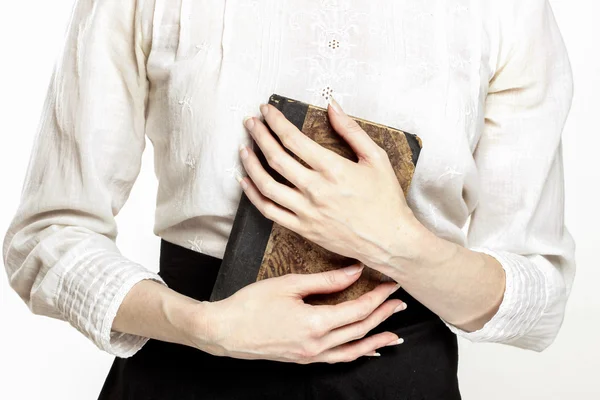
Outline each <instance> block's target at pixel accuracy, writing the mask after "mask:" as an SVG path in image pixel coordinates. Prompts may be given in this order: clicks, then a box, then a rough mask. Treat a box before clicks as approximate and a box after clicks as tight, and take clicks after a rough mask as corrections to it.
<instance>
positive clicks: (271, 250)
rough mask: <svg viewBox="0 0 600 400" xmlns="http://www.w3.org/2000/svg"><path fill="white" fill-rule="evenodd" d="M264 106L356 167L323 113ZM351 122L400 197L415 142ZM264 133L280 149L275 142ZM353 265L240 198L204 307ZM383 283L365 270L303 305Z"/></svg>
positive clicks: (288, 102)
mask: <svg viewBox="0 0 600 400" xmlns="http://www.w3.org/2000/svg"><path fill="white" fill-rule="evenodd" d="M268 103H269V104H272V105H273V106H275V107H276V108H277V109H278V110H280V111H281V112H282V113H283V114H284V115H285V116H286V118H287V119H288V120H289V121H290V122H292V123H293V124H294V125H295V126H296V127H297V128H298V129H299V130H300V131H302V133H304V134H305V135H307V136H308V137H310V138H311V139H312V140H314V141H316V142H317V143H319V144H320V145H321V146H323V147H325V148H327V149H330V150H332V151H334V152H336V153H337V154H339V155H340V156H342V157H345V158H347V159H351V160H353V161H358V158H357V156H356V154H355V153H354V151H353V150H352V148H351V147H350V145H348V143H347V142H346V141H345V140H344V139H343V138H342V137H341V136H340V135H339V134H338V133H337V132H335V131H334V130H333V127H332V126H331V124H330V123H329V118H328V115H327V109H326V108H322V107H317V106H315V105H312V104H307V103H304V102H301V101H298V100H294V99H290V98H287V97H285V96H280V95H277V94H272V95H271V96H270V98H269V102H268ZM351 118H353V119H354V120H355V121H357V122H358V124H359V125H360V126H361V127H362V128H363V129H364V130H365V132H367V134H368V135H369V136H370V137H371V138H372V139H373V141H374V142H375V143H377V144H378V145H379V146H380V147H382V148H383V149H384V150H385V151H386V152H387V154H388V157H389V159H390V161H391V164H392V167H393V168H394V171H395V173H396V177H397V178H398V182H399V183H400V186H401V187H402V190H403V191H404V193H405V195H406V194H407V193H408V190H409V186H410V182H411V180H412V177H413V174H414V170H415V167H416V164H417V160H418V157H419V153H420V151H421V148H422V142H421V139H420V138H419V137H418V136H416V135H414V134H411V133H408V132H403V131H401V130H399V129H396V128H392V127H389V126H385V125H381V124H377V123H375V122H372V121H367V120H364V119H361V118H356V117H354V116H351ZM265 124H266V123H265ZM267 126H268V125H267ZM270 131H271V134H272V135H273V137H274V138H275V139H276V140H277V141H278V142H279V143H280V144H281V141H280V140H279V138H278V136H277V135H276V134H275V133H274V132H273V131H272V130H270ZM282 147H283V148H284V149H285V150H286V151H287V152H288V154H290V155H291V156H292V157H293V158H294V159H295V160H297V161H298V162H300V163H301V164H302V165H304V166H305V167H307V168H310V167H309V166H308V164H306V163H305V162H304V161H303V160H301V159H300V158H299V157H297V156H296V155H295V154H294V153H292V152H291V151H290V150H289V149H287V148H286V147H285V146H283V145H282ZM254 151H255V152H256V155H257V156H258V158H259V160H260V162H261V164H262V165H263V166H264V168H265V170H266V171H267V172H269V173H270V174H271V176H273V178H274V179H275V180H276V181H278V182H280V183H282V184H285V185H287V186H290V187H293V185H292V184H291V183H290V182H289V181H288V180H287V179H285V178H284V177H283V176H281V174H279V173H278V172H277V171H275V170H274V169H272V168H271V167H270V166H269V165H268V163H267V162H266V159H265V157H264V154H263V153H262V152H261V150H260V148H259V146H258V145H255V146H254ZM356 262H358V260H356V259H353V258H349V257H345V256H342V255H339V254H336V253H333V252H331V251H329V250H326V249H325V248H323V247H321V246H319V245H317V244H316V243H313V242H311V241H309V240H308V239H305V238H304V237H303V236H301V235H299V234H297V233H295V232H293V231H291V230H289V229H287V228H284V227H283V226H281V225H279V224H277V223H276V222H273V221H272V220H270V219H268V218H266V217H265V216H263V215H262V214H261V212H260V211H259V210H258V208H256V206H254V204H253V203H252V202H251V201H250V200H249V199H248V197H247V196H246V194H245V193H244V192H242V197H241V199H240V203H239V206H238V209H237V212H236V215H235V217H234V221H233V226H232V230H231V234H230V236H229V239H228V241H227V245H226V248H225V253H224V255H223V261H222V263H221V266H220V269H219V273H218V276H217V280H216V282H215V284H214V287H213V291H212V294H211V297H210V301H218V300H222V299H224V298H226V297H229V296H231V295H232V294H234V293H235V292H236V291H238V290H239V289H241V288H243V287H244V286H246V285H249V284H251V283H253V282H256V281H259V280H262V279H268V278H271V277H276V276H281V275H285V274H288V273H298V274H308V273H317V272H322V271H328V270H331V269H335V268H342V267H346V266H348V265H351V264H354V263H356ZM388 279H389V278H388V277H386V276H384V275H383V274H381V273H380V272H378V271H375V270H374V269H371V268H369V267H367V266H365V268H364V270H363V272H362V275H361V277H360V278H359V279H358V280H357V281H356V282H355V283H353V284H352V285H351V286H349V287H348V288H346V289H345V290H343V291H340V292H336V293H331V294H313V295H310V296H307V297H305V298H304V301H305V302H306V303H309V304H313V305H316V304H338V303H340V302H343V301H347V300H352V299H355V298H357V297H359V296H361V295H362V294H364V293H366V292H368V291H370V290H372V289H374V288H375V287H376V286H377V285H378V284H379V283H380V282H382V281H384V280H388Z"/></svg>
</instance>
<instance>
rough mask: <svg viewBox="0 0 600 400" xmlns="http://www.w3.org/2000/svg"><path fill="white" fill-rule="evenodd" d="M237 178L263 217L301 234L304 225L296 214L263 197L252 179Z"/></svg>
mask: <svg viewBox="0 0 600 400" xmlns="http://www.w3.org/2000/svg"><path fill="white" fill-rule="evenodd" d="M236 178H237V180H238V182H239V183H240V185H241V186H242V188H243V189H244V193H245V194H246V196H248V199H249V200H250V201H251V202H252V204H254V206H255V207H256V208H257V209H258V210H259V211H260V213H261V214H262V215H264V216H265V217H266V218H268V219H270V220H271V221H274V222H276V223H278V224H279V225H281V226H283V227H285V228H287V229H290V230H292V231H294V232H300V230H301V229H302V224H301V221H300V219H299V218H298V216H297V215H296V214H294V213H293V212H291V211H289V210H287V209H285V208H283V207H281V206H280V205H278V204H276V203H274V202H273V201H272V200H270V199H269V198H267V197H265V196H263V195H262V193H261V192H260V190H258V188H257V187H256V185H255V184H254V182H252V179H250V178H248V177H241V176H239V175H238V176H236ZM244 184H245V185H244ZM244 186H245V187H244Z"/></svg>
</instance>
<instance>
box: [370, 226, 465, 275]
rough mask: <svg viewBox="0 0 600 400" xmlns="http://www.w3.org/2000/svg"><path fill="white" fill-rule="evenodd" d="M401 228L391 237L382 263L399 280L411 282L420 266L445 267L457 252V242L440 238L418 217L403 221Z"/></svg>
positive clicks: (430, 267)
mask: <svg viewBox="0 0 600 400" xmlns="http://www.w3.org/2000/svg"><path fill="white" fill-rule="evenodd" d="M398 232H399V234H396V235H395V237H393V238H391V239H390V243H391V245H390V246H389V249H390V251H389V253H388V254H386V260H385V262H384V263H383V264H382V266H383V268H384V269H386V270H388V271H389V273H391V274H393V275H390V277H392V278H394V279H395V280H396V281H398V282H404V283H408V282H407V281H408V280H409V279H410V277H411V276H413V275H414V274H413V272H414V271H415V270H417V269H420V270H422V269H423V268H428V269H433V268H437V267H442V266H444V265H446V264H448V263H449V262H450V261H451V260H452V259H453V257H455V256H456V254H457V251H458V248H457V245H456V243H453V242H451V241H448V240H445V239H443V238H440V237H439V236H437V235H436V234H435V233H433V232H432V231H430V230H429V229H427V228H426V227H425V226H424V225H423V224H422V223H421V222H420V221H419V220H417V218H416V217H413V218H411V219H409V221H408V222H405V223H403V229H402V230H400V229H399V230H398ZM386 274H387V273H386Z"/></svg>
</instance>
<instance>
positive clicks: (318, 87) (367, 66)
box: [4, 0, 575, 400]
mask: <svg viewBox="0 0 600 400" xmlns="http://www.w3.org/2000/svg"><path fill="white" fill-rule="evenodd" d="M271 93H279V94H282V95H286V96H288V97H292V98H296V99H299V100H302V101H306V102H308V103H312V104H316V105H320V106H328V113H329V118H330V121H331V123H332V125H333V127H334V129H335V130H336V132H338V133H339V134H340V135H341V136H342V137H343V138H344V139H345V140H346V141H348V143H349V144H350V145H351V146H352V147H353V149H354V151H355V152H356V153H357V154H358V155H359V159H360V161H359V162H358V163H353V162H350V161H348V160H344V159H342V158H340V157H339V156H337V155H334V154H332V153H330V152H328V151H326V150H325V149H324V148H322V147H320V146H318V145H316V144H315V143H313V142H311V141H310V140H307V138H306V137H304V136H303V135H302V134H301V133H300V132H299V131H297V130H296V129H295V128H293V127H292V126H291V125H290V123H289V122H288V121H287V120H286V119H285V118H283V116H282V115H281V114H280V113H279V112H278V111H277V110H276V109H275V108H273V107H272V106H266V107H261V108H260V109H259V107H258V106H259V104H260V103H263V102H265V101H266V100H267V99H268V96H269V95H270V94H271ZM332 97H335V99H337V100H338V101H337V102H336V101H334V100H332ZM571 97H572V77H571V70H570V66H569V60H568V57H567V53H566V50H565V47H564V44H563V41H562V38H561V36H560V33H559V31H558V28H557V25H556V22H555V20H554V17H553V15H552V11H551V9H550V6H549V4H548V2H547V1H545V0H534V1H527V2H522V1H518V0H510V1H502V2H498V1H493V0H487V1H475V0H472V1H469V0H454V1H445V2H395V1H384V0H377V1H369V2H362V1H343V0H339V1H335V0H311V1H305V0H303V1H286V2H273V1H252V2H232V1H226V2H215V1H191V0H173V1H166V0H118V1H117V0H104V1H99V0H79V1H77V2H76V5H75V8H74V12H73V15H72V18H71V21H70V24H69V29H68V33H67V40H66V45H65V48H64V50H63V52H62V55H61V58H60V60H59V62H58V64H57V66H56V69H55V73H54V75H53V78H52V83H51V86H50V88H49V90H48V97H47V101H46V104H45V108H44V112H43V115H42V121H41V125H40V133H39V136H38V137H37V141H36V145H35V147H34V149H33V152H32V156H31V160H30V164H29V168H28V171H27V176H26V180H25V184H24V187H23V192H22V193H23V195H22V202H21V204H20V207H19V209H18V211H17V213H16V216H15V217H14V219H13V221H12V223H11V225H10V227H9V230H8V232H7V234H6V237H5V241H4V258H5V264H6V268H7V272H8V276H9V279H10V283H11V285H12V287H13V288H14V289H15V290H16V291H17V293H18V294H19V295H20V296H21V297H22V298H23V300H24V301H25V302H27V304H28V305H29V307H30V308H31V310H32V311H33V312H34V313H36V314H42V315H47V316H51V317H55V318H59V319H63V320H66V321H68V322H69V323H71V324H72V325H73V326H74V327H75V328H77V329H78V330H79V331H81V332H82V333H83V334H84V335H86V336H87V337H88V338H89V339H90V340H92V341H93V342H94V343H95V344H96V345H97V346H98V347H99V348H100V349H102V350H104V351H107V352H109V353H110V354H112V355H114V356H116V358H115V361H114V364H113V367H112V369H111V370H110V372H109V375H108V377H107V379H106V382H105V383H104V387H103V389H102V393H101V394H100V398H101V399H125V398H126V399H198V398H209V399H233V398H236V399H237V398H244V399H245V398H259V399H267V398H285V399H293V398H298V399H309V398H310V399H337V398H339V399H358V398H368V399H446V400H447V399H459V398H460V393H459V390H458V381H457V376H456V372H457V345H456V335H460V336H462V337H464V338H467V339H470V340H472V341H479V342H498V343H506V344H508V345H512V346H517V347H521V348H526V349H531V350H535V351H541V350H543V349H545V348H546V347H548V346H549V345H550V344H551V342H552V341H553V340H554V338H555V337H556V335H557V333H558V331H559V328H560V325H561V323H562V319H563V315H564V308H565V303H566V300H567V297H568V295H569V292H570V288H571V284H572V280H573V273H574V269H575V266H574V260H573V254H574V244H573V240H572V237H571V236H570V234H569V232H568V231H567V229H566V228H565V226H564V218H563V208H564V201H563V196H564V192H563V175H562V174H563V164H562V158H561V133H562V128H563V126H564V122H565V119H566V117H567V114H568V110H569V106H570V101H571ZM328 103H330V104H329V105H328ZM342 105H343V108H342ZM259 110H260V113H259ZM348 115H353V116H358V117H362V118H365V119H369V120H372V121H376V122H379V123H382V124H385V125H390V126H395V127H398V128H400V129H404V130H407V131H409V132H412V133H416V134H418V135H419V136H420V137H421V139H422V141H423V151H422V152H421V157H420V159H419V163H418V166H417V169H416V171H415V176H414V178H413V181H412V185H411V189H410V191H409V193H408V194H407V195H408V197H407V199H406V200H405V198H404V193H402V190H401V188H400V187H399V185H398V183H397V180H396V179H395V177H394V176H393V172H392V170H391V167H390V165H389V163H388V160H387V156H386V155H385V154H384V153H382V151H381V149H380V148H378V146H376V145H374V143H373V142H372V141H371V140H370V139H369V138H368V136H366V134H365V133H364V132H363V131H362V130H361V129H360V128H359V127H358V126H357V125H356V124H355V123H354V122H353V121H352V120H351V119H349V117H348ZM246 117H251V118H246ZM242 121H244V122H246V124H245V125H244V124H242ZM265 124H268V125H269V126H271V128H273V130H274V132H275V134H276V135H278V136H279V137H280V138H281V140H282V142H283V143H284V145H285V146H286V147H288V148H289V149H290V150H291V151H293V152H295V153H296V154H298V155H299V156H300V157H301V158H302V159H303V160H304V161H306V162H307V164H308V165H310V166H311V168H305V167H304V166H302V165H301V164H300V163H297V162H295V161H294V160H292V159H291V158H290V157H289V156H286V153H285V151H284V149H283V147H281V146H280V145H278V144H277V143H276V141H275V138H274V137H273V136H272V135H271V134H269V133H268V131H267V129H266V125H265ZM146 136H148V138H149V139H150V140H151V142H152V144H153V146H154V152H155V171H156V175H157V178H158V180H159V190H158V197H157V210H156V224H155V229H154V232H155V234H157V235H159V236H160V237H161V239H162V240H161V254H160V273H159V274H155V273H153V272H151V271H149V270H148V269H146V268H145V267H144V266H142V265H140V264H138V263H136V262H134V261H132V260H130V259H128V258H126V257H125V256H123V255H122V254H121V253H120V251H119V249H118V247H117V246H116V244H115V240H116V236H117V226H116V223H115V218H114V217H115V215H116V214H117V213H118V212H119V210H120V209H121V208H122V206H123V205H124V203H125V201H126V200H127V197H128V195H129V192H130V190H131V187H132V185H133V183H134V181H135V179H136V177H137V175H138V173H139V170H140V159H141V155H142V152H143V150H144V146H145V137H146ZM254 143H255V144H254ZM240 145H241V146H240ZM256 146H259V147H260V149H261V150H262V151H263V152H264V153H265V154H266V155H267V158H268V159H269V160H270V164H271V165H272V166H273V167H274V168H275V169H276V170H278V171H279V172H280V173H282V175H284V176H286V177H287V178H288V179H289V180H290V181H291V182H293V183H295V185H296V188H295V189H291V188H285V187H283V186H281V185H278V184H276V183H275V182H274V181H273V180H272V178H271V177H270V176H269V175H268V174H266V172H265V170H264V169H263V168H262V166H261V165H260V164H259V163H258V161H257V158H256V154H255V152H254V151H253V148H254V149H256ZM238 149H240V151H239V152H238ZM246 175H247V176H246ZM234 178H236V179H234ZM238 182H239V184H238ZM243 187H245V188H243ZM242 190H245V193H246V194H247V196H248V197H249V198H250V199H251V201H252V202H253V203H254V204H255V205H256V206H257V207H258V208H259V209H260V210H261V212H262V213H263V214H264V215H265V216H267V217H268V218H270V219H272V220H274V221H276V222H278V223H280V224H281V225H283V226H286V227H289V228H290V229H292V230H295V231H296V232H298V233H299V234H302V235H303V236H305V237H307V238H309V239H310V240H313V241H314V242H316V243H317V244H319V245H321V246H323V247H325V248H327V249H329V250H332V251H335V252H338V253H340V254H343V255H346V256H349V257H353V258H355V259H357V260H359V261H360V264H357V265H354V266H349V267H348V268H346V269H343V270H338V271H333V272H328V273H323V274H313V275H290V276H286V277H281V278H273V279H269V280H265V281H260V282H258V283H255V284H253V285H250V286H248V287H246V288H244V289H242V290H240V291H239V292H237V293H236V294H234V295H233V296H231V297H229V298H227V299H225V300H222V301H219V302H209V301H208V296H209V294H210V290H211V288H212V284H213V282H214V279H215V276H216V272H217V270H218V268H219V263H220V261H221V257H222V256H223V253H224V249H225V245H226V242H227V239H228V236H229V233H230V230H231V224H232V221H233V217H234V215H235V211H236V208H237V204H238V201H239V199H240V196H241V193H242ZM469 217H470V226H469V230H468V234H467V235H464V234H463V231H462V227H463V225H464V224H465V223H466V222H467V220H468V218H469ZM362 266H368V267H370V268H374V269H376V270H379V271H381V272H383V273H385V274H386V275H388V276H389V277H391V278H393V280H394V282H386V283H382V284H381V285H380V286H379V287H377V288H376V289H374V290H373V291H372V292H370V293H369V294H368V295H365V296H363V297H361V298H360V299H358V300H356V301H351V302H346V303H342V304H339V305H336V306H315V307H313V306H309V305H307V304H304V303H303V301H302V298H303V297H304V296H306V295H308V294H311V293H321V292H333V291H338V290H342V289H343V288H345V287H347V286H348V285H350V284H352V282H354V281H355V280H356V279H357V278H358V276H359V275H360V270H361V267H362ZM398 285H401V286H402V289H400V290H397V289H398ZM394 291H395V292H394ZM405 304H406V305H407V306H408V307H406V305H405ZM398 311H400V312H398ZM373 356H374V357H373Z"/></svg>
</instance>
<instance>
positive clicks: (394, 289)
mask: <svg viewBox="0 0 600 400" xmlns="http://www.w3.org/2000/svg"><path fill="white" fill-rule="evenodd" d="M398 289H400V284H399V283H397V284H396V285H395V286H394V287H393V288H392V289H391V290H390V295H391V294H393V293H395V292H396V291H397V290H398Z"/></svg>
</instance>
